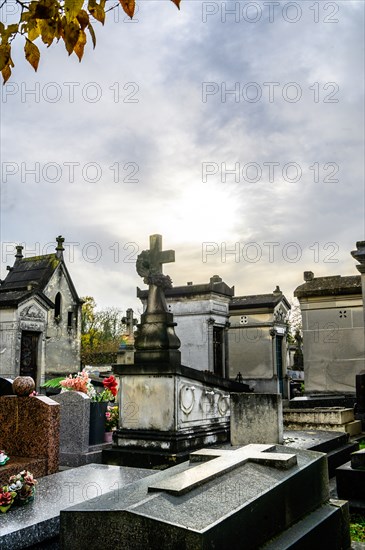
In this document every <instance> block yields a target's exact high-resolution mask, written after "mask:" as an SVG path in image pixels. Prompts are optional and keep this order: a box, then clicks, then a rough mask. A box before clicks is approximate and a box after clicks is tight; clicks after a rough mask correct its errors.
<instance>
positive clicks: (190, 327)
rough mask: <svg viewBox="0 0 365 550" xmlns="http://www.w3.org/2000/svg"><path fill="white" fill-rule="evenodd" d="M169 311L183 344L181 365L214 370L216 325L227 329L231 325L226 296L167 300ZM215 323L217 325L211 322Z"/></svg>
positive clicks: (202, 369)
mask: <svg viewBox="0 0 365 550" xmlns="http://www.w3.org/2000/svg"><path fill="white" fill-rule="evenodd" d="M167 303H168V309H169V311H170V312H171V313H173V315H174V321H175V322H176V323H177V326H176V328H175V332H176V335H177V336H178V338H179V339H180V341H181V347H180V351H181V363H182V364H183V365H185V366H187V367H191V368H194V369H197V370H201V371H204V370H209V371H211V372H212V371H213V326H215V327H225V325H226V323H227V322H228V303H229V299H228V298H227V297H222V298H220V297H219V296H218V295H217V296H215V297H214V299H207V297H206V296H201V297H199V296H196V297H194V299H191V298H179V300H176V301H175V300H173V299H172V298H170V297H168V298H167ZM212 320H214V321H215V322H214V323H212Z"/></svg>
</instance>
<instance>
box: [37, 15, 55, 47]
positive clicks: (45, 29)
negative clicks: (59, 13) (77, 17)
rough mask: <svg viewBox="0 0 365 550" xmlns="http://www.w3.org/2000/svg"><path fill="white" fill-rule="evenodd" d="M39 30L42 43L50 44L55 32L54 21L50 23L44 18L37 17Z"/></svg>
mask: <svg viewBox="0 0 365 550" xmlns="http://www.w3.org/2000/svg"><path fill="white" fill-rule="evenodd" d="M38 25H39V30H40V31H41V37H42V41H43V43H44V44H47V46H50V45H51V44H52V42H53V39H54V36H55V33H56V25H55V23H54V22H52V25H50V24H49V23H48V21H46V20H45V19H39V20H38Z"/></svg>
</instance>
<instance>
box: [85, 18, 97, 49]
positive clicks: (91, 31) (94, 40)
mask: <svg viewBox="0 0 365 550" xmlns="http://www.w3.org/2000/svg"><path fill="white" fill-rule="evenodd" d="M87 28H88V30H89V33H90V36H91V40H92V42H93V47H94V48H95V46H96V36H95V31H94V29H93V26H92V24H91V23H89V24H88V26H87Z"/></svg>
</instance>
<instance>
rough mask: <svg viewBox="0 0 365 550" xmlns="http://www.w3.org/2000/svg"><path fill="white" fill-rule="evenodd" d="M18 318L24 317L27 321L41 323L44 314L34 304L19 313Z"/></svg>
mask: <svg viewBox="0 0 365 550" xmlns="http://www.w3.org/2000/svg"><path fill="white" fill-rule="evenodd" d="M20 317H22V318H24V317H26V318H28V319H40V320H42V321H43V320H44V319H45V315H44V312H43V311H42V310H41V309H40V308H39V307H38V306H36V305H35V304H32V305H30V306H28V307H25V308H24V309H23V310H22V311H21V312H20Z"/></svg>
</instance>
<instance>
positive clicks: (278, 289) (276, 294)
mask: <svg viewBox="0 0 365 550" xmlns="http://www.w3.org/2000/svg"><path fill="white" fill-rule="evenodd" d="M273 294H274V296H280V295H281V294H282V292H281V290H280V286H279V285H276V288H275V290H273Z"/></svg>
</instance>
